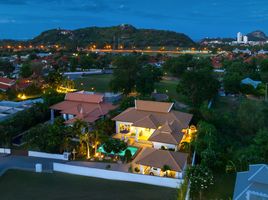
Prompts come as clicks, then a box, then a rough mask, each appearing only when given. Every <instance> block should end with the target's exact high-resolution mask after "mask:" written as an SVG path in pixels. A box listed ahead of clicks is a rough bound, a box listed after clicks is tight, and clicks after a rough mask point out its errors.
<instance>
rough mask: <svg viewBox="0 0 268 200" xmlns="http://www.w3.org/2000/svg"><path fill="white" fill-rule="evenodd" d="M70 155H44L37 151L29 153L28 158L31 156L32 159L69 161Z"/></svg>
mask: <svg viewBox="0 0 268 200" xmlns="http://www.w3.org/2000/svg"><path fill="white" fill-rule="evenodd" d="M69 155H70V154H69V153H63V154H52V153H43V152H37V151H29V152H28V156H31V157H38V158H51V159H58V160H68V159H69Z"/></svg>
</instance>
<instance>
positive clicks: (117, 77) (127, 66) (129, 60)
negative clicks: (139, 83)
mask: <svg viewBox="0 0 268 200" xmlns="http://www.w3.org/2000/svg"><path fill="white" fill-rule="evenodd" d="M113 65H114V66H115V69H114V72H113V79H112V80H111V83H110V84H111V88H112V90H113V91H115V92H123V93H124V94H129V93H130V92H132V91H134V89H135V85H136V80H137V73H138V71H139V70H140V69H141V67H142V65H141V63H140V62H139V60H138V57H137V56H133V55H131V56H120V57H118V58H117V59H116V60H115V62H114V64H113Z"/></svg>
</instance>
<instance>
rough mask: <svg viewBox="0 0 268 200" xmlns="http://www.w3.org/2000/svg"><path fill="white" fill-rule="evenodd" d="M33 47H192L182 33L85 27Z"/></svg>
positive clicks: (47, 36)
mask: <svg viewBox="0 0 268 200" xmlns="http://www.w3.org/2000/svg"><path fill="white" fill-rule="evenodd" d="M29 42H31V43H32V44H61V45H66V46H69V45H75V46H82V47H84V46H87V45H89V44H97V46H100V47H102V46H104V45H105V44H110V45H113V44H116V46H118V45H123V46H124V47H133V46H136V47H147V46H180V47H181V46H183V47H187V46H193V45H195V43H194V42H193V40H192V39H191V38H189V37H188V36H187V35H185V34H183V33H177V32H173V31H164V30H154V29H137V28H135V27H133V26H131V25H120V26H112V27H88V28H82V29H77V30H63V29H53V30H48V31H45V32H43V33H41V34H40V35H39V36H37V37H35V38H34V39H32V40H30V41H29Z"/></svg>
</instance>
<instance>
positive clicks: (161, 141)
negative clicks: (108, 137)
mask: <svg viewBox="0 0 268 200" xmlns="http://www.w3.org/2000/svg"><path fill="white" fill-rule="evenodd" d="M172 107H173V103H165V102H155V101H142V100H135V107H131V108H128V109H127V110H125V111H124V112H122V113H121V114H119V115H118V116H116V117H115V118H113V120H114V121H116V136H115V137H116V138H120V139H121V138H122V139H126V138H135V141H136V142H141V143H147V144H150V145H151V146H153V147H154V148H156V149H160V148H161V149H173V150H178V147H179V145H180V143H181V142H182V141H184V140H186V138H187V137H188V136H190V135H191V133H192V132H193V131H195V130H193V128H190V127H189V125H190V122H191V120H192V117H193V116H192V114H188V113H183V112H179V111H174V110H172Z"/></svg>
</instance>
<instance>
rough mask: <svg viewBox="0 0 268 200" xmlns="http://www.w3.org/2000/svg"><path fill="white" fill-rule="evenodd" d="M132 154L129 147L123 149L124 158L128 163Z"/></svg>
mask: <svg viewBox="0 0 268 200" xmlns="http://www.w3.org/2000/svg"><path fill="white" fill-rule="evenodd" d="M131 158H132V154H131V152H130V150H129V149H127V150H126V151H125V155H124V160H125V161H126V162H127V163H128V162H130V161H131Z"/></svg>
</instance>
